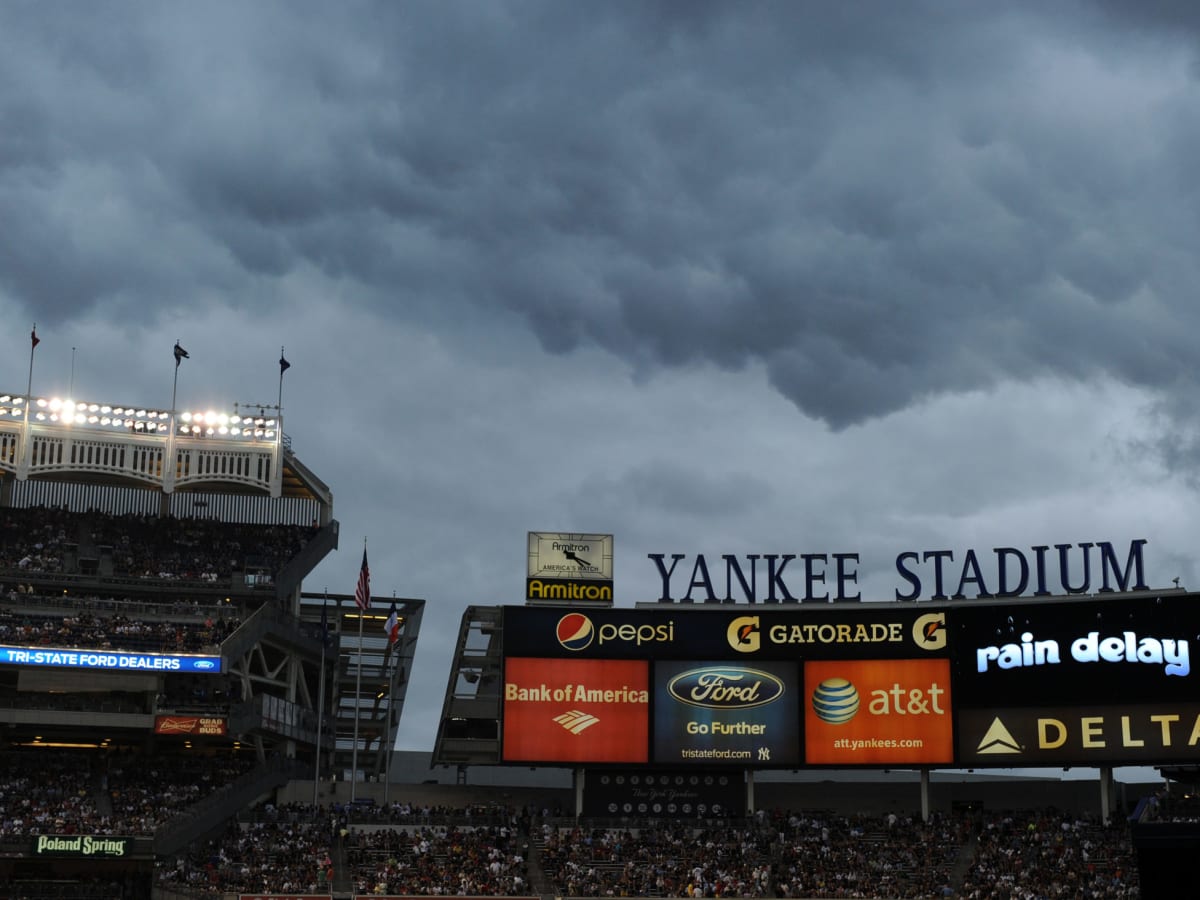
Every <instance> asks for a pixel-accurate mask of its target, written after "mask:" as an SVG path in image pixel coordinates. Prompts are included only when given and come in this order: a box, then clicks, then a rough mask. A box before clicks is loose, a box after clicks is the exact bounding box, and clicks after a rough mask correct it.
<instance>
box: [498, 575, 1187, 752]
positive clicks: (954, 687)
mask: <svg viewBox="0 0 1200 900" xmlns="http://www.w3.org/2000/svg"><path fill="white" fill-rule="evenodd" d="M1197 599H1200V598H1193V597H1192V596H1190V595H1180V594H1168V595H1164V596H1156V595H1153V594H1150V595H1147V596H1145V597H1132V598H1131V597H1129V596H1128V595H1125V596H1122V597H1114V598H1110V599H1101V598H1094V597H1088V598H1079V599H1064V600H1044V599H1035V600H1020V601H1009V602H1003V603H999V602H993V603H987V602H980V601H975V602H967V603H960V604H945V605H935V604H929V603H916V604H898V603H878V604H871V603H863V604H853V605H846V606H841V605H837V604H830V605H825V606H822V607H820V608H816V609H814V608H812V607H804V606H797V607H783V606H777V607H774V608H770V607H763V606H758V607H754V606H751V607H747V606H744V605H740V606H738V605H733V604H730V605H722V606H720V607H715V608H714V607H703V606H701V607H694V608H681V607H679V606H675V607H671V608H668V609H663V608H661V607H658V608H634V609H612V608H610V609H587V610H577V609H571V608H567V607H559V608H547V607H517V606H510V607H505V608H504V632H503V633H504V656H505V665H504V694H503V711H502V716H503V718H502V745H501V756H502V760H503V761H504V762H506V763H520V764H543V765H553V764H568V765H588V766H591V765H598V766H603V765H610V764H611V765H614V766H617V765H619V766H628V765H630V764H633V765H652V766H661V767H664V768H670V769H672V770H687V769H689V768H695V769H696V770H705V771H707V770H718V771H719V770H720V769H721V768H723V767H725V768H728V767H740V768H799V767H806V766H824V767H838V768H845V767H859V766H864V767H880V768H883V767H892V766H896V767H931V768H932V767H954V766H963V767H966V766H969V767H987V766H995V767H1017V766H1020V767H1024V766H1068V765H1145V764H1168V763H1183V762H1192V763H1194V762H1200V691H1197V689H1196V684H1195V682H1194V681H1193V676H1192V674H1191V666H1190V659H1189V649H1190V646H1191V644H1192V642H1194V641H1196V640H1200V605H1198V604H1197V602H1196V600H1197Z"/></svg>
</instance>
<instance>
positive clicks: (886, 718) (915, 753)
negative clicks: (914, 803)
mask: <svg viewBox="0 0 1200 900" xmlns="http://www.w3.org/2000/svg"><path fill="white" fill-rule="evenodd" d="M804 698H805V704H804V731H805V735H804V756H805V761H806V762H807V763H809V764H810V765H836V766H862V765H876V766H878V765H901V764H915V765H941V764H951V763H953V762H954V726H953V715H952V712H951V707H950V661H949V660H947V659H907V660H845V661H815V662H807V663H805V664H804Z"/></svg>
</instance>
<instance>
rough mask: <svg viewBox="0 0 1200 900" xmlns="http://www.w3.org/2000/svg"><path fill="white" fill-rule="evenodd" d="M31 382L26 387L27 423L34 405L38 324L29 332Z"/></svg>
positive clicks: (35, 323) (34, 324)
mask: <svg viewBox="0 0 1200 900" xmlns="http://www.w3.org/2000/svg"><path fill="white" fill-rule="evenodd" d="M29 337H30V341H29V381H28V382H27V383H26V385H25V421H26V423H28V422H29V407H30V406H32V405H33V351H34V350H36V349H37V345H38V343H39V340H38V336H37V322H34V323H33V331H31V332H29Z"/></svg>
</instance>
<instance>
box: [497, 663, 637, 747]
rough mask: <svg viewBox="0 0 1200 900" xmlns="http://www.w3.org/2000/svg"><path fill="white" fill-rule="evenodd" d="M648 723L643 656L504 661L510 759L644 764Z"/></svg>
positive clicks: (505, 737)
mask: <svg viewBox="0 0 1200 900" xmlns="http://www.w3.org/2000/svg"><path fill="white" fill-rule="evenodd" d="M649 728H650V665H649V663H647V662H646V661H644V660H620V659H520V658H518V659H511V658H510V659H508V660H507V661H506V662H505V665H504V733H503V740H502V747H503V749H502V753H501V755H502V758H503V760H504V761H505V762H530V763H533V762H542V763H644V762H647V761H648V758H649Z"/></svg>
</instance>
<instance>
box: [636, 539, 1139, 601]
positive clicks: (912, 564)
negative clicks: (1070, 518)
mask: <svg viewBox="0 0 1200 900" xmlns="http://www.w3.org/2000/svg"><path fill="white" fill-rule="evenodd" d="M1145 545H1146V541H1145V540H1143V539H1139V540H1134V541H1130V542H1129V552H1128V553H1126V554H1125V556H1124V558H1123V559H1122V558H1121V557H1120V556H1119V555H1118V553H1117V551H1116V550H1115V549H1113V545H1112V543H1110V542H1109V541H1097V542H1095V543H1081V544H1054V545H1053V546H1050V545H1046V544H1042V545H1038V546H1034V547H1029V548H1028V549H1025V550H1018V549H1017V548H1016V547H995V548H993V549H992V550H991V551H990V553H988V552H986V551H980V552H976V551H975V550H967V551H966V553H964V554H963V555H962V556H961V557H959V558H957V559H956V558H955V555H954V551H953V550H925V551H923V552H922V551H917V550H907V551H905V552H903V553H900V554H899V555H897V556H896V573H897V575H898V576H899V577H900V579H901V581H902V582H903V584H902V586H901V587H897V588H896V590H895V598H894V599H896V600H917V599H920V598H921V597H922V596H923V595H926V593H927V592H928V593H927V596H928V599H930V600H966V599H971V598H974V599H986V598H992V597H1020V596H1022V595H1024V594H1027V593H1031V594H1032V596H1034V597H1048V596H1051V595H1053V594H1058V593H1061V594H1089V593H1102V594H1103V593H1111V592H1114V591H1121V592H1125V591H1148V590H1150V588H1149V587H1148V586H1147V585H1146V578H1145V566H1144V565H1143V561H1142V548H1143V547H1144V546H1145ZM646 557H647V558H648V559H650V560H651V561H652V562H653V563H654V565H655V568H656V570H657V572H658V576H659V578H660V579H661V580H662V593H661V594H660V595H659V597H658V601H657V602H659V603H801V602H835V601H836V602H844V601H851V602H856V601H861V600H862V593H861V592H860V591H859V589H858V565H859V562H860V560H859V555H858V554H857V553H763V554H758V553H748V554H746V555H745V556H741V557H739V556H735V555H733V554H722V555H721V556H720V557H719V559H720V562H714V563H713V564H712V565H711V566H710V564H709V562H708V560H707V559H706V558H705V556H704V554H702V553H699V554H696V556H695V557H693V558H692V560H691V561H690V562H687V561H686V560H687V559H688V557H687V555H686V554H683V553H672V554H670V556H669V557H668V555H667V554H665V553H647V554H646ZM984 560H987V562H986V563H985V562H984ZM789 564H792V565H793V567H792V568H791V569H789V568H788V566H789Z"/></svg>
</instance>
